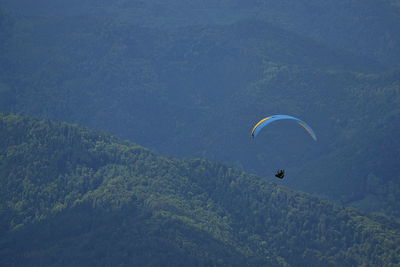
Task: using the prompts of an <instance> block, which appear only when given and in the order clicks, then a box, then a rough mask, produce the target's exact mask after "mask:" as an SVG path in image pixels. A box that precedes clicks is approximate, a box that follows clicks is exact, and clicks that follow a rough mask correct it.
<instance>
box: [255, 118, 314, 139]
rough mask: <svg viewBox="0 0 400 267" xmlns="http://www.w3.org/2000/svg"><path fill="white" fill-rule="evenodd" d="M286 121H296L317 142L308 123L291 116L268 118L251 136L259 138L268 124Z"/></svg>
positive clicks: (256, 126) (261, 122) (260, 122)
mask: <svg viewBox="0 0 400 267" xmlns="http://www.w3.org/2000/svg"><path fill="white" fill-rule="evenodd" d="M285 119H286V120H294V121H296V122H297V123H298V124H300V125H301V126H302V127H303V128H304V129H305V130H306V131H307V132H308V133H309V134H310V135H311V137H312V138H313V139H314V140H315V141H317V136H316V135H315V133H314V131H313V129H312V128H311V127H310V126H309V125H308V124H307V123H306V122H304V121H302V120H300V119H298V118H296V117H293V116H289V115H273V116H269V117H266V118H264V119H262V120H260V121H259V122H258V123H257V124H256V125H255V126H254V127H253V129H252V130H251V136H252V137H255V136H257V134H258V133H259V132H260V131H261V129H262V128H264V127H265V126H267V125H268V124H270V123H272V122H274V121H278V120H285Z"/></svg>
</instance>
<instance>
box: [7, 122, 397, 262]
mask: <svg viewBox="0 0 400 267" xmlns="http://www.w3.org/2000/svg"><path fill="white" fill-rule="evenodd" d="M0 159H1V160H0V190H1V194H0V220H1V221H0V226H1V228H0V234H1V235H0V236H1V239H0V256H1V257H0V259H1V262H0V263H1V264H2V265H6V266H26V265H27V264H29V265H30V266H109V265H115V264H118V265H120V266H131V265H132V264H136V265H142V266H143V265H145V266H159V265H160V264H162V265H163V266H187V265H192V266H193V265H198V266H210V265H229V266H260V265H262V266H310V265H315V266H338V265H341V266H344V265H348V266H349V265H367V266H395V265H397V264H399V260H400V259H399V256H398V255H400V254H399V251H398V250H399V247H400V246H399V242H400V239H399V237H400V236H399V229H400V226H399V225H398V223H396V222H394V221H391V220H390V219H387V218H385V217H382V216H380V217H379V216H375V217H372V216H365V215H363V214H361V213H360V212H358V211H356V210H353V209H349V208H343V207H340V206H337V205H334V204H332V203H330V202H328V201H324V200H321V199H319V198H317V197H313V196H310V195H307V194H304V193H298V192H295V191H292V190H289V189H287V188H284V187H281V186H279V185H277V184H275V183H272V182H269V181H268V180H266V179H265V178H261V177H258V176H254V175H249V174H246V173H243V172H241V171H238V170H235V169H232V168H229V167H227V166H225V165H222V164H218V163H212V162H209V161H206V160H199V159H192V160H176V159H172V158H167V157H163V156H160V155H158V154H155V153H153V152H151V151H149V150H147V149H145V148H143V147H140V146H138V145H135V144H132V143H129V142H126V141H121V140H120V139H117V138H114V137H111V136H109V135H105V134H100V133H98V132H94V131H91V130H88V129H86V128H80V127H77V126H73V125H70V124H66V123H57V122H52V121H48V120H36V119H30V118H27V117H21V116H16V115H12V114H1V115H0Z"/></svg>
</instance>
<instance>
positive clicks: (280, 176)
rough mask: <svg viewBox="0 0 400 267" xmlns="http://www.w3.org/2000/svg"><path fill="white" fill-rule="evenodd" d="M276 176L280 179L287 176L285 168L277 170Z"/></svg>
mask: <svg viewBox="0 0 400 267" xmlns="http://www.w3.org/2000/svg"><path fill="white" fill-rule="evenodd" d="M275 177H277V178H279V179H283V177H285V170H280V171H277V172H276V174H275Z"/></svg>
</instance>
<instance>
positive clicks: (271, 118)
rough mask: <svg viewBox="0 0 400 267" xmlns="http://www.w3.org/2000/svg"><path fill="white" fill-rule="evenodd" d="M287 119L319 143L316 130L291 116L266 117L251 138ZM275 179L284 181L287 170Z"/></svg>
mask: <svg viewBox="0 0 400 267" xmlns="http://www.w3.org/2000/svg"><path fill="white" fill-rule="evenodd" d="M285 119H286V120H294V121H296V122H297V123H298V124H300V126H302V127H303V128H304V129H305V130H306V131H307V132H308V134H309V135H311V137H312V138H313V139H314V141H317V136H316V135H315V132H314V130H313V129H312V128H311V127H310V126H309V125H308V124H307V123H306V122H304V121H302V120H300V119H298V118H296V117H293V116H289V115H273V116H269V117H266V118H264V119H262V120H260V121H259V122H258V123H257V124H256V125H255V126H254V127H253V129H252V130H251V136H252V137H253V138H254V137H255V136H257V134H258V133H259V132H260V131H261V129H263V128H264V127H265V126H267V125H268V124H270V123H272V122H274V121H278V120H285ZM275 177H276V178H279V179H283V178H284V177H285V170H279V171H277V173H276V174H275Z"/></svg>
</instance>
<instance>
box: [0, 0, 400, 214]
mask: <svg viewBox="0 0 400 267" xmlns="http://www.w3.org/2000/svg"><path fill="white" fill-rule="evenodd" d="M0 3H1V5H0V14H1V15H0V18H1V19H0V40H1V42H0V52H1V53H0V111H5V112H14V113H23V114H30V115H34V116H37V117H41V118H50V119H55V120H60V121H68V122H73V123H79V124H81V125H85V126H88V127H91V128H94V129H100V130H102V131H106V132H108V133H111V134H114V135H117V136H119V137H122V138H125V139H129V140H131V141H134V142H136V143H139V144H141V145H143V146H146V147H149V148H151V149H153V150H156V151H158V152H160V153H163V154H167V155H171V156H176V157H202V158H208V159H211V160H218V161H221V162H225V163H226V164H229V165H230V166H237V167H239V168H241V169H244V170H246V171H251V172H254V173H257V174H260V175H263V176H272V175H273V173H274V172H275V171H276V169H280V168H285V169H286V170H287V173H288V176H287V179H285V180H284V183H285V184H286V185H288V186H290V187H292V188H295V189H300V190H303V191H306V192H311V193H317V194H320V195H323V196H325V197H327V198H330V199H333V200H335V201H338V202H340V203H345V204H352V205H356V206H357V207H361V208H363V209H365V210H367V211H378V212H384V213H386V214H388V215H393V216H399V214H400V210H399V205H398V203H399V196H400V193H399V192H400V178H399V173H400V170H399V165H398V162H399V160H400V149H399V147H400V144H399V140H398V138H397V137H398V136H399V135H400V127H399V126H398V125H400V124H399V123H400V110H399V106H400V96H399V95H400V94H399V92H400V78H399V77H400V75H399V70H398V62H400V61H399V55H400V53H399V47H400V46H399V38H400V37H399V36H400V34H399V29H400V27H399V21H400V20H399V4H398V1H383V0H382V1H376V0H371V1H369V0H368V1H361V0H357V1H344V0H340V1H324V2H323V3H322V2H321V1H316V0H313V1H300V0H299V1H294V0H287V1H279V3H277V2H276V1H239V0H227V1H222V2H219V3H215V1H194V0H193V1H180V0H176V1H168V2H165V1H160V0H152V1H125V0H120V1H91V0H87V1H72V2H71V1H68V2H66V1H61V0H58V1H51V2H50V1H48V0H40V1H35V2H32V1H17V2H16V1H8V0H1V1H0ZM280 113H282V114H289V115H296V116H298V117H301V118H302V119H304V120H305V121H307V122H308V123H310V125H311V126H312V127H313V128H314V129H315V131H316V133H317V136H318V142H317V143H314V142H313V141H312V140H311V139H310V138H309V137H308V136H306V134H304V133H303V132H302V130H301V128H300V127H298V126H292V125H291V124H285V123H282V124H281V125H280V126H277V127H271V129H269V131H267V132H263V133H262V135H261V136H260V138H257V139H256V140H251V138H249V131H250V129H251V127H252V126H253V125H254V123H256V122H257V121H258V120H259V119H261V118H262V117H264V116H267V115H271V114H280Z"/></svg>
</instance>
